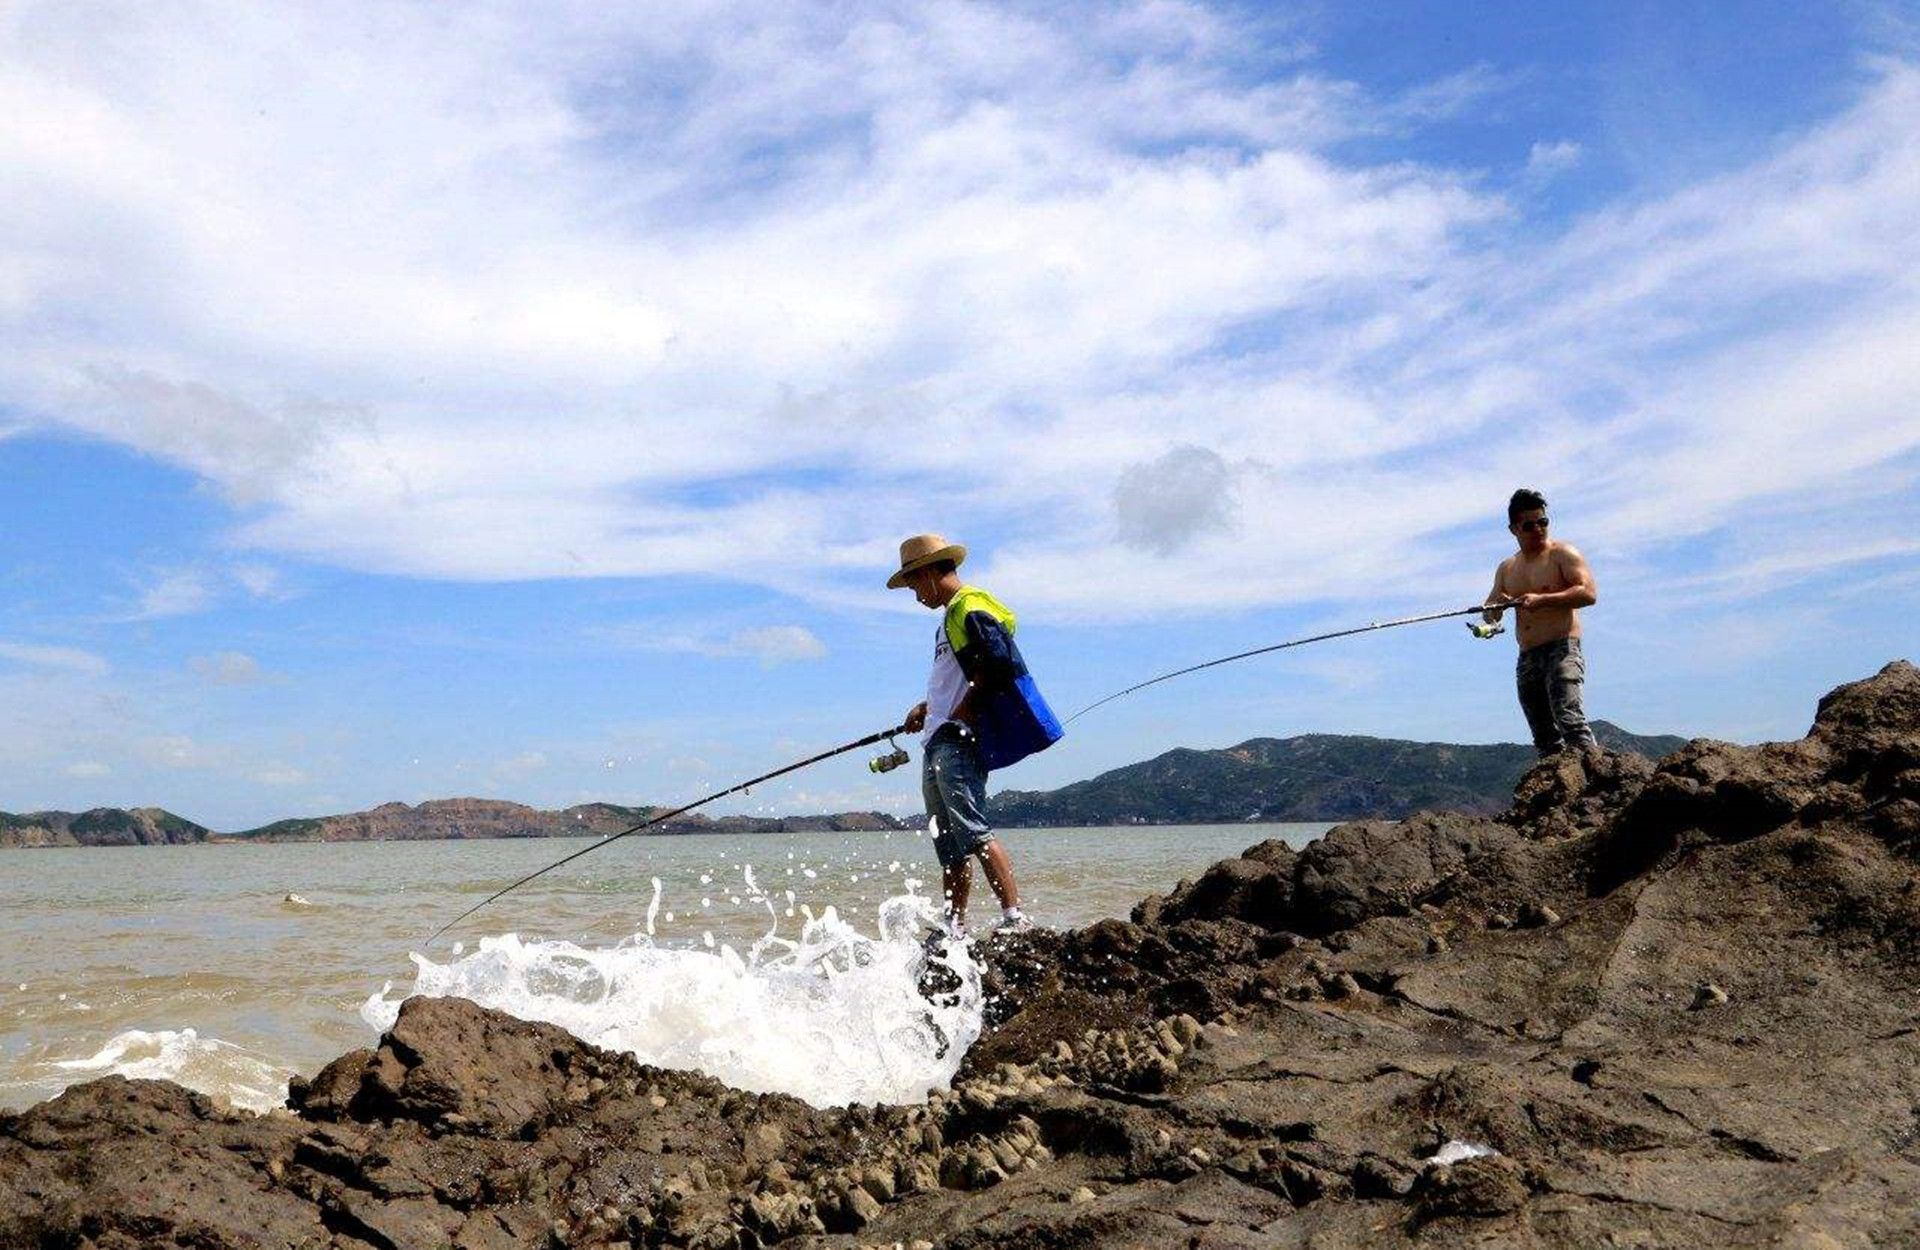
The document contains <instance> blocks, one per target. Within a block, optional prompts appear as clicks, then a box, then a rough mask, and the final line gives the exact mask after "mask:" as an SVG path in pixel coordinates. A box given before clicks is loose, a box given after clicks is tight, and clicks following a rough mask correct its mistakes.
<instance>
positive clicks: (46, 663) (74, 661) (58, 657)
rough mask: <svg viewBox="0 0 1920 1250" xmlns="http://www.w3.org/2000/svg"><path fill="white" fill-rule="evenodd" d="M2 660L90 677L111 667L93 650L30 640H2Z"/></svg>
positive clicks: (0, 649) (0, 654)
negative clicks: (49, 644)
mask: <svg viewBox="0 0 1920 1250" xmlns="http://www.w3.org/2000/svg"><path fill="white" fill-rule="evenodd" d="M0 660H10V661H12V662H13V663H15V664H25V665H29V666H31V667H35V668H56V669H65V670H67V671H69V672H74V673H80V674H84V675H86V676H89V677H98V676H101V675H102V674H104V673H106V671H107V670H108V668H109V667H110V666H109V665H108V663H107V662H106V660H104V659H103V658H101V657H100V656H97V655H95V654H94V653H93V652H91V651H82V650H81V649H80V648H78V647H59V646H46V645H43V644H39V643H29V642H0Z"/></svg>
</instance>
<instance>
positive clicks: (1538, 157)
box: [1526, 139, 1585, 182]
mask: <svg viewBox="0 0 1920 1250" xmlns="http://www.w3.org/2000/svg"><path fill="white" fill-rule="evenodd" d="M1584 155H1585V152H1584V150H1583V149H1582V148H1581V146H1580V145H1579V144H1577V143H1573V142H1571V141H1569V140H1565V139H1563V140H1561V141H1559V142H1558V143H1546V142H1541V143H1536V144H1534V145H1533V146H1532V147H1531V148H1529V149H1527V169H1526V174H1527V177H1529V178H1532V179H1534V180H1536V181H1539V182H1545V181H1547V180H1548V179H1551V178H1554V177H1556V176H1558V175H1560V174H1563V173H1565V172H1567V171H1568V170H1569V169H1572V168H1574V167H1575V166H1577V165H1579V164H1580V161H1581V158H1582V157H1583V156H1584Z"/></svg>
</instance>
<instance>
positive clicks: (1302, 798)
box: [0, 721, 1685, 848]
mask: <svg viewBox="0 0 1920 1250" xmlns="http://www.w3.org/2000/svg"><path fill="white" fill-rule="evenodd" d="M1593 728H1594V733H1595V735H1596V736H1597V737H1598V738H1599V739H1600V742H1601V744H1602V745H1603V746H1605V747H1607V748H1608V749H1610V750H1614V751H1626V752H1631V753H1633V754H1636V755H1643V756H1646V757H1648V758H1649V759H1658V758H1660V757H1661V756H1663V755H1667V754H1669V753H1670V752H1673V751H1676V750H1678V749H1679V748H1680V747H1681V746H1682V745H1684V741H1685V740H1684V739H1681V738H1677V737H1673V736H1670V735H1656V736H1643V735H1639V734H1632V733H1628V732H1627V731H1626V730H1624V729H1621V728H1620V727H1619V726H1617V725H1613V724H1609V723H1608V722H1606V721H1595V722H1594V726H1593ZM1532 762H1533V748H1531V747H1528V746H1522V745H1520V744H1518V743H1510V742H1499V743H1488V744H1480V745H1461V744H1457V743H1449V742H1410V741H1405V740H1402V739H1398V738H1369V737H1363V736H1358V735H1351V734H1303V735H1300V736H1298V737H1293V738H1252V739H1249V740H1248V741H1246V742H1243V743H1241V744H1240V745H1239V746H1234V747H1227V748H1224V749H1221V750H1193V749H1189V748H1185V747H1182V748H1179V749H1177V750H1173V751H1168V752H1167V753H1166V754H1164V755H1160V756H1156V757H1155V758H1153V759H1150V760H1146V761H1144V762H1142V763H1138V764H1129V765H1127V766H1126V767H1124V768H1116V769H1113V770H1112V771H1110V772H1105V773H1101V774H1100V775H1099V776H1097V777H1094V778H1091V779H1090V780H1087V781H1078V782H1074V783H1073V784H1072V785H1068V786H1063V787H1061V788H1060V789H1058V790H1003V791H1001V792H1000V793H998V794H995V795H993V796H992V797H991V798H990V799H989V800H988V810H989V814H990V816H991V817H992V820H993V822H994V824H995V825H997V826H999V827H1001V828H1009V829H1011V828H1046V827H1061V826H1077V825H1129V824H1154V825H1206V824H1234V823H1240V822H1246V821H1296V820H1298V821H1315V820H1328V821H1335V820H1360V819H1376V820H1398V819H1400V818H1402V817H1404V816H1408V815H1410V814H1412V813H1413V812H1415V811H1418V810H1422V809H1427V810H1438V809H1444V810H1450V811H1457V812H1464V813H1467V814H1469V815H1489V814H1492V813H1494V812H1498V811H1501V810H1503V809H1504V808H1505V807H1506V806H1507V804H1508V803H1509V802H1510V801H1511V799H1512V797H1513V787H1514V785H1515V784H1516V783H1517V782H1518V781H1519V780H1520V776H1521V774H1522V773H1524V772H1526V770H1527V766H1528V765H1529V764H1531V763H1532ZM668 810H670V809H669V808H666V807H624V806H621V805H619V804H615V803H583V804H580V805H578V806H575V807H568V808H562V809H560V810H558V811H549V810H543V809H541V808H536V807H528V806H526V805H525V804H523V803H511V802H507V801H506V800H503V799H473V798H466V799H434V800H430V801H428V802H425V803H417V804H411V805H410V804H406V803H384V804H382V805H381V806H379V807H376V808H373V809H372V810H370V811H364V812H349V813H346V814H344V815H338V816H303V817H294V818H292V819H288V820H279V821H275V822H273V823H272V824H268V825H262V826H260V827H259V828H257V829H246V830H241V831H239V832H236V833H217V832H215V831H213V830H211V829H208V828H207V827H206V826H204V825H199V824H195V823H194V822H193V821H190V820H187V819H185V818H183V817H180V816H176V815H174V814H173V813H171V812H168V811H165V810H163V809H161V808H158V807H137V808H133V809H131V810H128V809H123V808H117V807H101V808H95V809H93V810H91V811H86V812H77V813H76V812H29V813H26V814H24V815H18V816H16V815H12V814H9V813H6V812H0V848H4V847H45V846H154V845H176V844H183V843H201V842H213V843H220V842H228V843H233V842H380V841H393V842H400V841H423V840H433V839H453V838H555V837H604V836H606V835H608V834H612V833H619V832H620V831H621V830H623V829H628V828H631V827H632V826H634V825H636V824H639V823H640V822H642V821H644V820H648V819H650V818H651V817H653V816H656V815H658V814H660V813H662V812H665V811H668ZM919 823H920V822H919V817H917V816H916V817H915V818H913V820H912V821H911V822H909V821H907V820H902V819H900V818H898V817H895V816H890V815H887V814H886V813H885V812H839V813H834V814H832V815H824V816H778V817H764V816H705V815H702V814H700V813H697V812H696V813H692V814H689V815H686V816H680V817H676V818H675V819H673V820H671V821H668V822H667V823H665V824H663V825H661V826H660V827H659V829H658V830H657V832H659V833H662V834H694V833H736V834H738V833H800V832H840V831H845V832H867V831H877V830H888V829H905V828H908V827H910V825H917V824H919Z"/></svg>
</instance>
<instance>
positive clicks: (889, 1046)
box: [0, 824, 1327, 1110]
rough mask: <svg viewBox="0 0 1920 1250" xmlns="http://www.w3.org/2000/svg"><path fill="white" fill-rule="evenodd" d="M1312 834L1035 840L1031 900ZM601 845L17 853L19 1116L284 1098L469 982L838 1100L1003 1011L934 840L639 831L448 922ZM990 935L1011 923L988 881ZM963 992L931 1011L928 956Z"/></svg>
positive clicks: (1099, 888)
mask: <svg viewBox="0 0 1920 1250" xmlns="http://www.w3.org/2000/svg"><path fill="white" fill-rule="evenodd" d="M1326 828H1327V826H1326V825H1324V824H1313V825H1252V824H1249V825H1244V826H1202V827H1174V826H1165V827H1130V828H1112V829H1088V830H1060V829H1056V830H1024V831H1023V830H1014V831H1009V832H1007V833H1005V834H1004V835H1003V836H1004V839H1005V842H1006V845H1007V847H1008V849H1009V851H1010V853H1011V854H1012V856H1013V859H1014V863H1015V867H1016V870H1017V872H1018V874H1019V879H1020V882H1021V886H1022V890H1023V893H1024V900H1023V901H1024V902H1025V904H1026V910H1027V911H1028V912H1029V914H1031V915H1032V916H1033V917H1034V918H1035V919H1036V920H1037V921H1038V922H1040V923H1042V924H1047V925H1054V926H1059V927H1069V926H1078V925H1084V924H1087V923H1090V922H1091V921H1093V920H1096V919H1099V918H1100V917H1102V916H1108V915H1125V914H1126V912H1127V910H1128V909H1129V908H1130V907H1131V906H1132V904H1133V903H1134V902H1135V901H1137V900H1138V899H1140V898H1141V897H1143V896H1145V895H1147V894H1149V893H1153V892H1160V891H1165V890H1167V889H1169V888H1171V887H1172V886H1173V885H1174V884H1175V883H1176V882H1177V881H1178V880H1180V879H1181V878H1183V877H1192V876H1195V875H1197V874H1198V873H1199V872H1200V871H1202V870H1203V869H1204V868H1205V867H1206V865H1208V864H1210V863H1212V862H1213V861H1214V860H1216V859H1219V858H1222V857H1223V856H1228V855H1233V854H1237V853H1238V852H1239V851H1240V850H1241V849H1243V848H1244V847H1246V846H1248V845H1251V844H1252V843H1254V842H1258V841H1260V840H1262V839H1264V838H1268V837H1281V838H1284V839H1285V840H1286V841H1288V842H1291V843H1293V844H1294V845H1303V844H1304V843H1305V842H1306V841H1308V840H1309V839H1310V838H1312V837H1314V836H1317V835H1318V834H1319V833H1320V832H1322V831H1324V830H1325V829H1326ZM586 845H588V841H587V840H579V839H528V840H499V841H475V842H405V843H402V842H388V843H309V844H286V845H260V846H250V845H216V846H185V847H124V848H122V847H89V848H55V849H48V850H32V851H27V850H8V851H0V1106H7V1107H21V1106H25V1105H27V1104H29V1103H32V1102H35V1101H38V1100H39V1099H42V1098H46V1097H49V1096H51V1095H53V1094H55V1093H57V1092H59V1091H60V1090H61V1089H63V1088H65V1087H66V1086H68V1085H71V1084H74V1083H76V1082H79V1081H84V1080H90V1079H92V1078H94V1077H97V1076H103V1075H108V1074H118V1075H122V1076H127V1077H154V1078H163V1079H168V1080H173V1081H177V1082H179V1083H181V1084H183V1085H186V1086H188V1087H190V1088H193V1089H198V1090H201V1091H203V1092H206V1093H208V1094H210V1095H212V1096H214V1097H215V1098H216V1099H218V1100H220V1101H223V1102H225V1103H228V1104H230V1105H233V1106H236V1107H241V1108H246V1109H252V1110H264V1109H267V1108H269V1107H274V1106H278V1105H280V1103H281V1102H282V1100H283V1099H284V1097H285V1094H286V1083H287V1080H288V1078H289V1077H291V1076H293V1075H295V1074H297V1073H304V1074H308V1075H310V1074H312V1073H313V1072H315V1071H317V1070H318V1069H319V1067H320V1066H322V1065H323V1064H324V1063H326V1062H327V1061H329V1060H331V1059H332V1058H334V1057H335V1056H337V1055H339V1054H341V1053H344V1052H345V1051H347V1050H350V1049H353V1048H354V1047H359V1046H368V1045H372V1044H374V1042H375V1041H376V1040H377V1038H378V1035H379V1032H380V1031H381V1030H382V1029H383V1028H385V1027H387V1026H389V1025H390V1024H391V1023H392V1020H393V1018H394V1015H395V1014H396V1013H397V1011H398V1008H399V1003H400V1002H401V1001H402V1000H403V999H404V998H405V997H406V996H408V995H411V994H429V995H458V996H461V997H465V998H470V999H473V1000H474V1001H477V1002H480V1003H483V1004H486V1005H488V1006H492V1007H497V1008H500V1009H502V1010H505V1011H508V1012H511V1013H513V1014H515V1015H518V1016H521V1017H522V1018H525V1019H534V1020H544V1021H548V1022H550V1023H553V1024H557V1025H560V1026H561V1027H563V1028H566V1029H568V1030H569V1031H571V1032H572V1033H574V1034H575V1035H577V1036H579V1037H581V1038H583V1039H585V1040H587V1041H590V1042H593V1043H594V1044H596V1045H599V1046H603V1047H607V1048H609V1049H616V1050H623V1051H626V1052H628V1053H631V1054H634V1055H636V1056H637V1057H639V1058H640V1059H642V1060H644V1061H646V1062H649V1063H654V1064H659V1065H663V1066H668V1067H675V1068H686V1069H693V1070H698V1071H702V1072H706V1073H709V1074H710V1075H713V1076H716V1077H719V1078H720V1079H722V1080H724V1081H727V1082H728V1083H729V1084H732V1085H735V1086H737V1087H740V1088H744V1089H751V1090H762V1091H776V1090H777V1091H781V1092H785V1093H790V1094H794V1095H796V1096H798V1097H801V1098H804V1099H806V1100H807V1101H809V1102H812V1103H814V1104H816V1105H822V1106H827V1105H836V1104H843V1103H848V1102H907V1101H912V1100H916V1099H919V1098H922V1097H924V1096H925V1094H926V1092H927V1091H928V1090H929V1089H931V1088H934V1087H937V1086H939V1085H941V1084H944V1083H945V1082H946V1081H947V1080H948V1079H949V1078H950V1077H951V1075H952V1073H953V1071H954V1070H955V1069H956V1068H957V1066H958V1064H959V1062H960V1060H961V1058H962V1057H963V1056H964V1054H965V1052H966V1048H967V1047H968V1046H969V1045H970V1044H971V1043H972V1042H973V1040H974V1038H975V1037H976V1036H977V1034H978V1032H979V1028H980V1019H981V1015H982V1012H983V1010H984V1007H985V1004H984V1001H983V998H982V993H981V989H980V978H979V972H978V969H977V967H976V966H975V964H974V961H973V959H972V957H971V955H970V954H969V953H968V952H967V950H966V948H964V947H962V948H951V949H944V950H942V949H938V948H936V950H935V951H934V953H933V954H932V955H931V956H930V955H929V952H928V948H927V946H926V945H925V944H924V943H923V941H922V938H923V936H924V934H925V931H926V929H927V928H928V927H930V925H931V923H932V921H933V919H934V917H935V911H934V903H933V901H932V899H931V898H930V892H931V891H930V888H929V886H928V884H927V882H928V881H929V880H937V867H936V865H935V864H934V862H933V854H932V848H931V846H930V845H929V844H928V840H927V838H926V837H925V835H924V834H921V833H917V832H912V831H909V832H898V831H896V832H890V833H859V834H853V833H809V834H760V835H749V836H722V835H707V836H689V837H668V838H658V837H656V838H639V837H635V838H628V839H623V840H621V841H619V842H617V843H614V844H612V845H609V846H607V847H605V848H604V849H603V850H601V851H599V852H597V853H596V854H594V855H590V856H586V857H583V858H582V859H580V860H578V861H576V862H575V863H573V864H570V865H568V866H567V867H566V868H564V869H561V870H558V871H556V872H554V873H551V874H549V875H548V876H545V877H542V878H540V879H539V880H538V881H535V882H532V883H530V884H529V885H527V886H525V887H522V888H521V889H519V890H517V891H515V892H514V893H512V894H509V895H508V896H506V897H505V898H503V899H501V900H499V901H498V902H496V903H494V904H492V905H490V906H489V907H487V908H484V909H482V910H481V911H480V912H478V913H476V914H475V915H474V916H473V917H472V918H471V919H470V920H469V921H467V922H466V923H465V924H463V925H462V926H460V927H459V928H457V929H455V930H454V931H453V932H452V933H450V934H448V935H447V937H445V938H443V939H441V940H440V941H439V942H436V943H433V944H431V945H429V944H427V943H426V941H425V939H426V936H427V935H428V934H430V933H432V932H433V930H434V929H436V928H438V927H439V926H440V925H441V924H443V923H445V922H446V921H447V920H450V919H451V918H452V917H454V916H456V915H458V914H459V913H460V912H461V911H463V910H465V909H466V908H467V907H469V906H471V905H472V904H474V903H475V902H478V901H479V900H480V899H483V898H485V897H486V896H487V895H489V894H491V893H493V892H494V891H495V890H498V889H499V888H500V887H501V886H503V885H505V884H506V883H507V882H509V881H512V880H515V879H516V878H518V877H520V876H523V875H525V874H526V873H528V872H531V871H533V870H534V869H536V868H539V867H540V866H542V865H543V864H546V863H549V862H551V861H553V860H556V859H559V858H561V857H562V856H563V855H566V854H568V853H570V852H571V851H575V850H579V849H581V848H582V847H583V846H586ZM973 910H974V915H973V918H974V920H975V922H976V926H977V927H978V926H979V925H981V924H983V923H984V922H988V921H990V920H991V918H992V917H993V916H994V915H995V914H996V911H997V909H996V908H995V907H994V905H993V900H992V896H991V894H990V893H989V892H988V891H987V889H986V886H985V884H984V883H977V884H976V886H975V898H974V909H973ZM930 957H931V958H937V959H940V960H942V961H943V962H945V963H946V965H947V967H946V972H947V973H948V974H949V975H948V976H947V977H946V978H944V981H945V984H947V985H949V986H954V985H957V988H956V989H953V990H951V992H949V993H943V994H942V995H940V996H938V998H937V1001H929V999H928V998H927V997H926V996H923V995H922V994H921V993H920V990H919V983H920V978H921V976H922V974H923V973H925V972H926V967H925V961H926V960H927V959H928V958H930Z"/></svg>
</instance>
